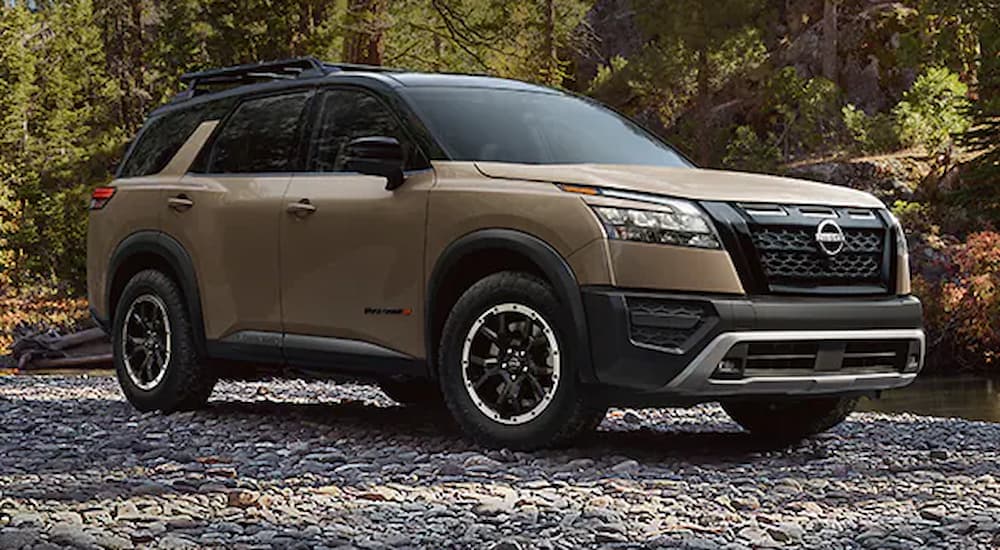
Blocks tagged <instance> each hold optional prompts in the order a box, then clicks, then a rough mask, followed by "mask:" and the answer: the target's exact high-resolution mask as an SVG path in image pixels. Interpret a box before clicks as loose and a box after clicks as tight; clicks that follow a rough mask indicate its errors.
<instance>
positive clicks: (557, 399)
mask: <svg viewBox="0 0 1000 550" xmlns="http://www.w3.org/2000/svg"><path fill="white" fill-rule="evenodd" d="M570 326H571V324H570V321H569V316H568V314H567V313H566V310H565V308H564V307H563V306H562V305H561V304H560V303H559V301H558V300H557V299H556V297H555V294H554V293H553V292H552V289H550V288H549V287H548V285H546V284H545V283H544V282H543V281H541V280H540V279H538V278H536V277H532V276H530V275H527V274H524V273H515V272H503V273H498V274H495V275H490V276H488V277H486V278H484V279H483V280H481V281H479V282H477V283H476V284H474V285H472V287H470V288H469V289H468V290H467V291H466V292H465V293H464V294H463V295H462V296H461V298H459V300H458V302H457V303H456V304H455V307H454V308H453V309H452V311H451V313H450V315H449V316H448V320H447V321H446V322H445V326H444V331H443V333H442V337H441V345H440V348H439V353H438V355H439V357H440V364H439V379H440V383H441V393H442V394H443V395H444V399H445V403H446V404H447V406H448V409H449V410H450V411H451V414H452V416H454V417H455V420H456V422H457V423H458V425H459V427H460V428H461V429H462V431H463V432H464V433H465V434H466V435H467V436H468V437H469V438H471V439H472V440H474V441H476V442H478V443H480V444H482V445H485V446H488V447H495V448H500V447H506V448H510V449H518V450H530V449H537V448H541V447H551V446H557V445H563V444H566V443H568V442H570V441H572V440H573V439H574V438H575V437H577V436H578V435H580V434H581V433H582V432H584V431H586V430H587V429H593V428H594V426H596V425H597V423H599V422H600V419H601V418H603V417H604V413H605V412H606V410H607V409H606V408H605V407H603V406H599V405H597V404H595V403H592V402H590V401H589V400H588V399H586V397H585V396H584V394H583V392H582V388H581V385H580V382H579V379H578V377H577V372H576V366H575V361H576V359H577V353H579V350H580V349H581V344H583V343H582V342H574V341H572V339H571V338H570V335H571V332H570V330H569V328H570Z"/></svg>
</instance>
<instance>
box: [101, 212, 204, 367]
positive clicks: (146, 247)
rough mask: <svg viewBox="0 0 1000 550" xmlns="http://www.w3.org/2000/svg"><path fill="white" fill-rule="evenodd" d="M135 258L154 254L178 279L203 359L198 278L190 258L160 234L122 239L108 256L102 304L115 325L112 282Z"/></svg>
mask: <svg viewBox="0 0 1000 550" xmlns="http://www.w3.org/2000/svg"><path fill="white" fill-rule="evenodd" d="M137 254H153V255H155V256H158V257H159V258H160V259H162V260H163V261H165V262H166V263H167V265H169V266H170V268H171V269H172V270H173V272H174V273H173V274H174V275H175V276H176V277H177V284H178V285H179V286H180V287H181V292H182V293H183V294H184V300H185V302H187V310H188V311H187V313H188V318H189V319H190V320H191V325H192V327H193V328H194V337H195V347H196V348H197V351H198V354H199V355H200V356H202V357H204V356H205V323H204V319H203V317H202V314H201V294H200V293H199V291H198V277H197V275H196V272H195V269H194V262H193V260H192V259H191V255H190V254H189V253H188V251H187V250H186V249H185V248H184V246H183V245H182V244H181V243H179V242H178V241H177V240H176V239H174V238H173V237H171V236H170V235H167V234H166V233H163V232H160V231H152V230H144V231H137V232H135V233H132V234H131V235H129V236H128V237H125V238H124V239H123V240H122V241H121V242H120V243H119V244H118V246H117V247H116V248H115V251H114V252H112V254H111V261H110V262H109V270H108V273H109V274H110V280H109V281H108V284H107V285H106V286H107V288H106V289H105V296H104V303H105V304H106V306H107V310H106V311H108V313H109V316H110V319H109V320H108V321H109V323H113V322H114V309H113V307H114V305H115V304H112V303H111V299H112V292H113V290H114V289H113V283H114V278H115V276H116V275H117V273H118V271H119V269H120V268H121V266H122V265H123V264H125V262H127V261H128V260H129V259H130V258H132V257H134V256H135V255H137Z"/></svg>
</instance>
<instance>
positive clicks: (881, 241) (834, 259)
mask: <svg viewBox="0 0 1000 550" xmlns="http://www.w3.org/2000/svg"><path fill="white" fill-rule="evenodd" d="M848 223H849V221H848V222H844V225H847V224H848ZM750 232H751V236H752V238H753V244H754V246H755V247H756V249H757V257H758V259H759V260H760V267H761V270H762V271H763V274H764V276H765V277H766V278H767V282H768V284H769V285H772V286H773V285H792V286H796V285H798V286H808V287H816V286H824V285H830V286H834V285H837V286H840V285H847V286H849V285H881V284H883V273H882V263H883V256H884V252H885V230H884V229H882V228H879V229H874V228H851V227H849V226H848V227H843V232H844V247H843V249H842V250H841V251H840V253H838V254H837V255H835V256H829V255H828V254H826V253H825V252H824V251H823V250H821V249H820V247H819V244H818V243H817V242H816V236H815V235H816V224H815V221H811V222H809V225H800V226H798V227H775V226H766V225H758V224H754V225H751V226H750Z"/></svg>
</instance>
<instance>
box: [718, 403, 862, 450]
mask: <svg viewBox="0 0 1000 550" xmlns="http://www.w3.org/2000/svg"><path fill="white" fill-rule="evenodd" d="M857 402H858V399H857V398H856V397H821V398H810V399H782V400H755V399H749V400H739V401H728V402H723V403H722V408H723V409H724V410H725V411H726V414H728V415H729V416H730V418H732V419H733V420H735V421H736V423H737V424H739V425H740V426H743V428H744V429H746V430H747V431H749V432H750V433H753V434H756V435H760V436H763V437H766V438H769V439H775V440H783V441H789V442H792V441H797V440H799V439H803V438H806V437H809V436H811V435H815V434H818V433H820V432H825V431H826V430H829V429H830V428H833V427H834V426H836V425H837V424H840V423H841V422H843V421H844V420H845V419H846V418H847V416H848V415H849V414H851V412H852V411H854V406H855V405H856V404H857Z"/></svg>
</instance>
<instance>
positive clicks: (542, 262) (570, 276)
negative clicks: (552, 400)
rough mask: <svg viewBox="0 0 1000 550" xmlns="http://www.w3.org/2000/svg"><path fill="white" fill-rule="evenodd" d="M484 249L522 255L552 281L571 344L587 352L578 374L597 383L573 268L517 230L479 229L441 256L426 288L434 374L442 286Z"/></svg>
mask: <svg viewBox="0 0 1000 550" xmlns="http://www.w3.org/2000/svg"><path fill="white" fill-rule="evenodd" d="M485 249H503V250H508V251H510V252H514V253H518V254H521V255H522V256H524V257H526V258H528V259H529V260H530V261H531V262H533V263H534V264H535V265H536V266H538V268H539V269H541V271H542V273H543V274H544V275H545V277H546V278H547V279H548V280H549V282H550V283H551V284H552V286H553V290H554V291H555V293H556V297H557V298H558V299H559V301H560V302H562V303H563V304H566V307H567V308H568V309H569V314H570V318H571V321H572V327H571V330H572V335H571V336H572V337H573V339H574V340H575V342H573V343H571V345H574V344H575V345H576V346H578V349H584V350H586V351H585V352H584V353H581V354H580V356H579V359H578V360H579V361H580V365H579V373H580V378H581V380H582V381H583V382H585V383H589V382H596V381H597V377H596V375H595V373H594V368H593V361H592V359H591V356H590V343H589V342H590V338H589V332H588V328H587V316H586V313H585V310H584V307H583V297H582V295H581V294H580V285H579V283H578V282H577V280H576V275H575V274H574V273H573V269H572V268H570V266H569V264H568V263H566V260H565V259H564V258H563V257H562V256H561V255H560V254H559V252H557V251H556V250H555V249H554V248H553V247H552V246H551V245H549V244H548V243H547V242H545V241H543V240H541V239H539V238H538V237H535V236H534V235H530V234H528V233H524V232H522V231H517V230H514V229H480V230H477V231H473V232H472V233H468V234H466V235H464V236H462V237H460V238H459V239H458V240H456V241H454V242H452V243H451V244H450V245H448V247H447V248H445V250H444V251H443V252H442V253H441V255H440V256H439V257H438V259H437V262H436V263H435V264H434V269H433V271H432V272H431V278H430V279H429V281H428V285H427V299H426V308H425V315H424V340H425V343H424V345H425V346H426V349H427V357H428V362H429V365H428V366H429V368H430V370H431V372H436V371H437V365H436V364H434V363H436V354H435V353H433V352H432V350H434V348H435V347H436V343H435V342H433V334H434V327H433V323H434V319H435V317H436V315H435V314H436V312H435V310H434V307H435V303H436V300H437V295H438V292H439V288H438V287H439V285H440V284H441V281H443V280H444V277H445V275H446V274H447V273H449V272H450V271H451V269H452V268H454V267H455V266H456V265H457V264H458V263H459V261H461V259H462V258H463V257H465V256H466V255H468V254H471V253H473V252H477V251H480V250H485Z"/></svg>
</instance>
